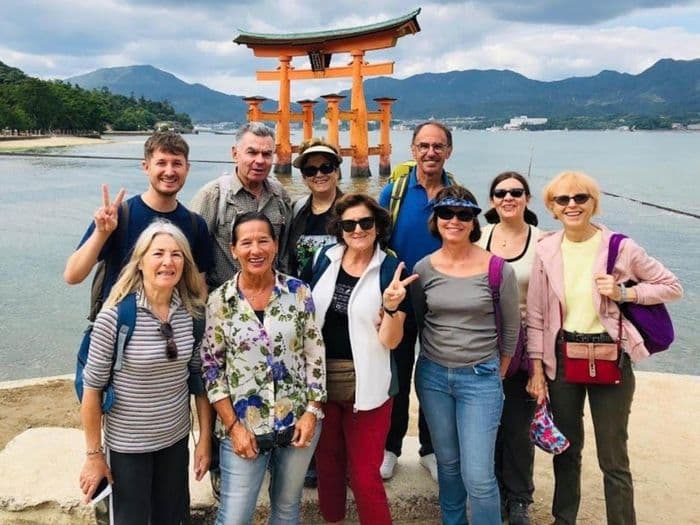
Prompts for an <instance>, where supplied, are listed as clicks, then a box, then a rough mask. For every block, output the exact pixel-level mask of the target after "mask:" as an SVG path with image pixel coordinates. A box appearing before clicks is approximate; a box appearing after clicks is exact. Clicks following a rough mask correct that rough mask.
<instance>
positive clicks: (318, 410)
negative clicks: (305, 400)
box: [306, 404, 326, 420]
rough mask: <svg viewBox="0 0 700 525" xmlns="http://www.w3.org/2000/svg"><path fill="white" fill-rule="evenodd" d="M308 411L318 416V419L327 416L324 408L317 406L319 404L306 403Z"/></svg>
mask: <svg viewBox="0 0 700 525" xmlns="http://www.w3.org/2000/svg"><path fill="white" fill-rule="evenodd" d="M306 411H307V412H309V413H311V414H313V415H314V416H316V419H319V420H320V419H323V418H324V417H326V415H325V414H324V413H323V409H322V408H321V407H317V406H314V405H311V404H309V405H306Z"/></svg>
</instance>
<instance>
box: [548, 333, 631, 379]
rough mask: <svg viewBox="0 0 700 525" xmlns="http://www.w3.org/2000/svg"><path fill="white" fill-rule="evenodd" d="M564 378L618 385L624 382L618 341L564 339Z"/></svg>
mask: <svg viewBox="0 0 700 525" xmlns="http://www.w3.org/2000/svg"><path fill="white" fill-rule="evenodd" d="M561 344H562V358H563V359H564V379H566V382H567V383H584V384H594V385H618V384H620V383H621V382H622V370H621V368H620V346H619V344H618V343H575V342H571V341H563V340H562V342H561Z"/></svg>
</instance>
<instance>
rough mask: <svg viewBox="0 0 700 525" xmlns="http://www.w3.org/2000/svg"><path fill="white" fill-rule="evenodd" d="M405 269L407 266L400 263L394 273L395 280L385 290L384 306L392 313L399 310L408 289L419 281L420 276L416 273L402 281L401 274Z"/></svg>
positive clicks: (383, 296)
mask: <svg viewBox="0 0 700 525" xmlns="http://www.w3.org/2000/svg"><path fill="white" fill-rule="evenodd" d="M404 268H406V265H405V264H404V263H403V262H400V263H399V265H398V267H397V268H396V271H395V272H394V278H393V279H392V280H391V283H389V286H387V287H386V290H384V294H383V295H382V305H383V306H384V309H385V310H389V311H392V310H396V309H398V307H399V305H400V304H401V301H403V300H404V299H405V298H406V287H407V286H408V285H409V284H411V283H412V282H413V281H415V280H416V279H418V274H417V273H414V274H413V275H409V276H408V277H406V278H405V279H403V280H402V279H401V273H402V272H403V270H404Z"/></svg>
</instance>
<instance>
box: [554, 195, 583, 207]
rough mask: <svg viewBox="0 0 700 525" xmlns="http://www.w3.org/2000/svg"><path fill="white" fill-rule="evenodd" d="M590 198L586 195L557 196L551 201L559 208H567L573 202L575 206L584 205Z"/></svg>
mask: <svg viewBox="0 0 700 525" xmlns="http://www.w3.org/2000/svg"><path fill="white" fill-rule="evenodd" d="M590 198H591V196H590V195H589V194H588V193H577V194H576V195H557V196H556V197H554V198H553V199H552V200H553V201H554V202H556V203H557V204H558V205H559V206H568V205H569V203H570V202H571V201H572V200H573V201H574V202H575V203H576V204H585V203H587V202H588V199H590Z"/></svg>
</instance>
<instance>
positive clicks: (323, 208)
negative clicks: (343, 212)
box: [311, 200, 333, 215]
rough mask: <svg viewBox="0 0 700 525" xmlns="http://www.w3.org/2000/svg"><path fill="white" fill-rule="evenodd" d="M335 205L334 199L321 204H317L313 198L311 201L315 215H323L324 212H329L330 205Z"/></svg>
mask: <svg viewBox="0 0 700 525" xmlns="http://www.w3.org/2000/svg"><path fill="white" fill-rule="evenodd" d="M331 206H333V201H330V202H322V203H319V204H316V203H315V202H314V201H313V200H312V201H311V212H312V213H313V214H314V215H321V214H322V213H325V212H327V211H328V210H329V209H330V207H331Z"/></svg>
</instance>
